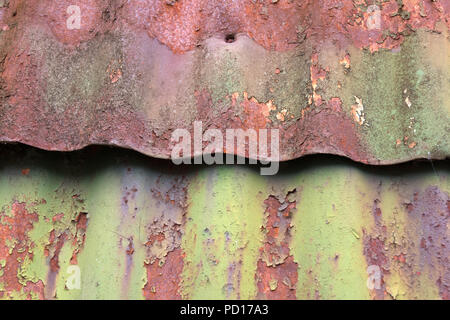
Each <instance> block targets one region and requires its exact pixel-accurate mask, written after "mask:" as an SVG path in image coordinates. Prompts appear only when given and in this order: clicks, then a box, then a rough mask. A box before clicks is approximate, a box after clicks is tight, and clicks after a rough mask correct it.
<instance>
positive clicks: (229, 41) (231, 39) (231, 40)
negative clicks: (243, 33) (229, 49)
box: [225, 33, 236, 43]
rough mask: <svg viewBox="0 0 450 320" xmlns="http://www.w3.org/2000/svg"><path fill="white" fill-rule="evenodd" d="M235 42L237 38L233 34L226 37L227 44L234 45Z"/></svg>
mask: <svg viewBox="0 0 450 320" xmlns="http://www.w3.org/2000/svg"><path fill="white" fill-rule="evenodd" d="M234 41H236V36H235V35H234V34H233V33H229V34H227V35H226V36H225V42H226V43H233V42H234Z"/></svg>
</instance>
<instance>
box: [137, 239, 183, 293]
mask: <svg viewBox="0 0 450 320" xmlns="http://www.w3.org/2000/svg"><path fill="white" fill-rule="evenodd" d="M183 265H184V254H183V252H182V250H181V249H180V248H178V249H175V250H173V251H172V252H169V253H168V254H167V256H166V258H165V261H164V263H162V262H161V260H159V259H156V261H155V262H153V263H149V264H147V263H145V267H146V269H147V279H148V281H147V283H146V284H145V286H144V289H143V294H144V297H145V299H147V300H180V299H181V294H180V291H179V289H180V282H181V272H182V271H183Z"/></svg>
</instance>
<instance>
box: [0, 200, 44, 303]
mask: <svg viewBox="0 0 450 320" xmlns="http://www.w3.org/2000/svg"><path fill="white" fill-rule="evenodd" d="M38 220H39V217H38V215H37V213H30V212H28V211H27V208H26V204H25V203H19V202H13V204H12V205H11V213H10V215H7V214H5V212H1V213H0V260H3V261H5V265H4V267H3V268H2V271H3V274H2V275H1V276H0V282H1V283H2V284H3V286H4V289H3V290H1V291H0V298H8V297H11V295H13V294H14V293H21V292H24V293H26V294H27V298H28V299H31V297H32V294H36V295H37V296H38V297H39V298H40V299H43V298H44V284H43V282H42V281H38V282H36V283H33V282H31V281H27V282H26V284H25V285H23V284H22V282H21V281H19V279H18V272H19V270H20V269H21V266H22V263H23V262H24V261H25V259H30V260H31V259H33V256H34V255H33V253H32V249H33V247H34V244H33V242H32V241H31V240H30V238H29V236H28V233H29V232H30V231H31V230H32V229H33V224H34V223H35V222H38Z"/></svg>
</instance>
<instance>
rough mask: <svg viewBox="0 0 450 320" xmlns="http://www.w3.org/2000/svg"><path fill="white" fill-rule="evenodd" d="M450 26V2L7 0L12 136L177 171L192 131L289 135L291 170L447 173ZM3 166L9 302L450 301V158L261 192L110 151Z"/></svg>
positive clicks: (202, 170)
mask: <svg viewBox="0 0 450 320" xmlns="http://www.w3.org/2000/svg"><path fill="white" fill-rule="evenodd" d="M71 5H76V6H78V7H79V8H80V14H81V24H80V29H72V28H68V27H67V21H68V19H70V13H68V11H67V8H68V7H69V6H71ZM374 5H375V6H376V8H378V9H377V10H379V11H377V14H379V16H377V17H378V18H379V21H378V22H379V26H377V27H376V28H373V25H372V23H373V22H374V20H373V8H374V7H373V6H374ZM371 6H372V7H371ZM369 8H371V9H369ZM449 15H450V4H449V1H443V0H436V1H427V0H403V1H402V0H389V1H382V2H381V1H375V2H372V1H363V0H353V1H335V0H322V1H313V0H303V1H300V0H298V1H297V0H278V1H273V0H270V1H269V0H267V1H264V0H261V1H250V0H248V1H244V0H240V1H224V0H214V1H211V0H209V1H208V0H191V1H187V0H171V1H165V0H164V1H162V0H161V1H158V0H142V1H138V0H129V1H125V0H95V1H94V0H74V1H72V0H70V1H68V0H58V1H53V0H27V1H25V0H6V1H0V71H1V79H0V99H1V102H0V141H1V142H7V143H16V142H18V143H23V144H27V145H31V146H35V147H38V148H40V149H46V150H54V151H72V150H77V149H82V148H84V147H86V146H88V145H92V144H97V145H98V144H100V145H112V146H120V147H125V148H129V149H134V150H136V151H139V152H141V153H143V154H145V155H148V156H151V157H155V158H164V159H168V158H169V157H170V152H171V145H170V138H171V133H172V132H173V130H175V129H177V128H186V129H188V130H192V129H193V123H194V121H202V123H203V129H204V130H206V129H208V128H218V129H221V130H225V129H227V128H243V129H261V128H278V129H280V134H281V144H280V146H281V159H282V160H290V159H295V158H298V157H301V156H303V155H308V154H314V153H329V154H333V155H341V156H345V157H347V158H350V159H353V160H355V161H358V162H362V163H367V164H393V163H400V162H404V161H408V160H412V159H417V158H427V159H445V158H446V157H448V156H449V154H450V143H449V139H448V135H449V131H450V121H449V120H450V119H449V118H450V104H449V101H450V99H449V92H450V90H449V89H450V88H449V85H450V81H449V66H450V64H449V59H448V58H449V51H448V45H449V35H448V31H449V26H450V22H449ZM378 18H377V19H378ZM224 151H227V150H224ZM0 152H1V153H2V155H3V156H2V158H1V159H0V298H4V299H11V298H12V299H15V298H47V299H52V298H59V299H80V298H100V299H102V298H122V299H130V298H146V299H180V298H190V299H194V298H205V299H211V298H215V299H255V298H267V299H331V298H339V299H342V298H362V299H364V298H368V299H369V298H373V299H389V298H393V299H413V298H421V299H438V298H442V299H448V298H449V284H450V278H449V277H450V272H449V262H448V257H449V248H450V243H449V232H448V231H449V225H448V221H449V220H448V218H449V215H450V199H449V192H450V185H449V180H448V175H449V170H448V162H445V161H442V162H435V164H434V165H433V163H432V162H430V161H429V160H426V161H423V162H420V163H409V164H403V165H397V166H386V167H383V166H380V167H370V166H363V165H360V164H356V163H354V162H351V161H350V160H344V159H342V158H339V157H326V156H321V157H319V156H314V157H306V158H304V159H298V160H295V161H290V162H287V163H284V164H282V168H281V171H280V173H279V174H278V175H276V176H272V177H263V176H260V175H259V173H258V172H257V171H256V170H255V168H253V167H248V166H233V167H232V166H214V167H206V166H205V167H201V166H193V167H180V166H174V165H172V164H171V162H170V161H164V160H156V159H152V158H150V157H145V156H139V155H137V154H136V153H134V152H132V151H124V150H111V149H108V148H106V147H102V148H99V147H91V148H88V149H87V150H83V151H77V152H74V153H70V154H67V153H50V152H45V151H39V150H37V149H33V148H31V147H24V146H20V145H13V146H2V147H1V149H0ZM228 152H230V150H228ZM231 152H232V151H231ZM235 152H236V150H235ZM245 152H246V151H243V152H242V153H239V150H237V153H238V154H240V155H244V156H245V155H247V154H246V153H245ZM71 267H77V268H79V269H71ZM371 267H376V268H377V270H378V272H379V276H380V278H379V280H380V282H379V287H375V288H372V287H371V286H370V285H368V282H367V281H368V279H371V275H370V274H368V268H369V270H370V268H371ZM74 270H75V271H74ZM76 270H79V275H80V277H81V286H80V287H79V288H73V287H72V286H71V285H70V283H69V282H68V281H69V280H70V279H71V277H72V276H74V272H75V273H76V272H77V271H76Z"/></svg>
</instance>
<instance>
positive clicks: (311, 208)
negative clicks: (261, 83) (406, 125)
mask: <svg viewBox="0 0 450 320" xmlns="http://www.w3.org/2000/svg"><path fill="white" fill-rule="evenodd" d="M1 154H2V158H1V159H0V296H1V297H2V298H3V299H10V298H48V299H51V298H58V299H87V298H95V299H105V298H117V299H125V298H128V299H130V298H133V299H143V298H146V299H178V298H191V299H195V298H203V299H213V298H214V299H225V298H226V299H239V298H240V299H254V298H267V299H282V298H283V299H330V298H337V299H343V298H361V299H370V298H376V299H392V298H394V299H411V298H412V299H414V298H420V299H440V298H443V299H448V298H449V285H450V270H449V267H450V264H449V261H448V258H449V250H450V243H449V216H450V198H449V192H450V183H449V179H448V178H449V173H450V168H449V166H448V162H435V163H434V167H435V170H433V167H432V165H431V163H430V162H428V161H424V162H417V163H410V164H403V165H396V166H387V167H369V166H364V165H358V164H356V163H354V162H352V161H350V160H346V159H342V158H338V157H330V156H314V157H307V158H304V159H300V160H296V161H293V162H288V163H285V164H283V165H282V167H281V172H280V173H279V174H278V175H277V176H273V177H262V176H260V175H259V171H258V170H257V168H253V167H247V166H213V167H206V166H205V167H203V166H191V167H179V166H174V165H172V164H171V163H170V162H168V161H163V160H152V159H149V158H147V157H145V156H141V155H138V154H137V153H134V152H131V151H125V150H114V149H109V148H97V147H95V148H89V149H87V150H85V151H79V152H76V153H71V154H64V153H51V152H45V151H38V150H36V149H32V148H29V147H23V146H14V147H12V146H8V147H6V146H3V147H2V148H1ZM71 265H77V266H79V267H80V271H81V274H80V275H81V287H80V289H79V290H78V289H72V290H69V288H67V285H66V281H67V280H68V277H70V275H71V273H68V267H69V266H71ZM373 265H375V266H379V267H380V270H381V275H382V282H381V287H380V289H378V290H376V289H374V290H370V289H368V287H367V279H368V274H367V268H368V266H373ZM69 270H70V269H69Z"/></svg>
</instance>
